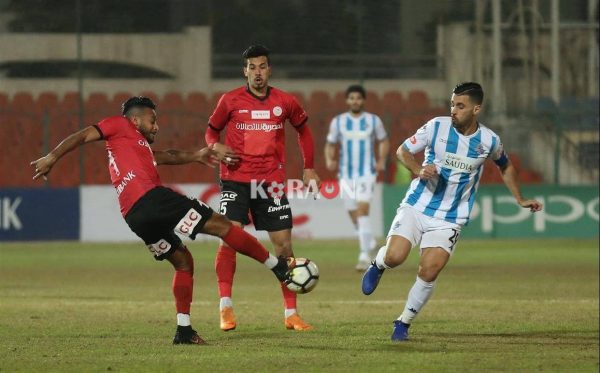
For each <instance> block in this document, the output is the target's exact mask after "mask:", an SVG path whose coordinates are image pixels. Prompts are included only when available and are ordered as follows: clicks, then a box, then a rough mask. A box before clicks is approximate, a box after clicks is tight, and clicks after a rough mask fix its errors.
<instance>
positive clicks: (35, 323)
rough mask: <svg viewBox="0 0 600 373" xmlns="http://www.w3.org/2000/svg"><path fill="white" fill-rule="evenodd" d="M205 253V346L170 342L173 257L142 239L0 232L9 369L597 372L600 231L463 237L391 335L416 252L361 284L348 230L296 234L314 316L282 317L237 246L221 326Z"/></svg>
mask: <svg viewBox="0 0 600 373" xmlns="http://www.w3.org/2000/svg"><path fill="white" fill-rule="evenodd" d="M190 248H191V250H192V253H193V255H194V257H195V259H196V268H197V269H196V276H195V278H196V280H195V281H196V282H195V294H194V300H195V301H194V304H193V306H192V322H193V325H194V327H195V329H196V330H198V331H199V333H200V335H202V336H203V337H204V338H205V339H206V340H207V341H208V342H209V343H210V345H208V346H173V345H172V344H171V338H172V337H173V334H174V331H175V320H174V319H175V311H174V304H173V301H172V295H171V289H170V283H171V278H172V270H171V268H170V265H169V264H168V263H156V262H155V261H154V260H153V259H152V258H151V257H150V255H149V254H148V252H147V250H146V249H145V248H144V247H143V246H142V245H140V244H81V243H43V244H41V243H40V244H38V243H35V244H33V243H32V244H17V243H16V244H6V243H2V245H1V246H0V371H2V372H9V371H40V370H43V371H86V372H88V371H98V372H100V371H161V372H167V371H168V372H175V371H196V372H197V371H202V372H207V371H234V370H236V371H237V370H244V371H256V372H262V371H279V372H284V371H289V372H314V371H343V372H347V371H374V372H375V371H376V372H382V371H411V372H422V371H437V372H450V371H461V372H467V371H471V372H488V371H563V372H581V371H589V372H598V369H599V363H598V347H599V343H598V342H599V334H598V315H599V307H598V241H597V240H587V241H577V240H552V241H550V240H548V241H540V240H535V241H534V240H531V241H527V240H518V241H517V240H515V241H506V240H494V241H474V240H463V241H461V242H460V243H459V246H458V248H457V251H456V254H455V256H454V257H453V258H452V260H451V261H450V263H449V265H448V267H447V268H446V269H445V271H444V272H443V273H442V275H441V277H440V278H439V280H438V285H437V288H436V290H435V292H434V295H433V297H432V299H431V301H430V302H429V304H428V305H427V307H426V308H425V309H424V310H423V312H422V313H421V314H420V315H419V317H418V318H417V319H416V320H415V323H414V324H413V326H412V328H411V340H410V341H409V342H405V343H400V344H393V343H391V342H390V340H389V337H390V334H391V327H392V321H393V320H394V319H395V318H396V317H397V316H398V315H399V314H400V312H401V311H402V308H403V304H404V300H405V297H406V294H407V292H408V289H409V288H410V286H411V285H412V283H413V281H414V277H415V274H416V267H417V259H418V254H417V252H413V253H412V254H411V257H410V260H409V261H408V262H407V263H405V264H404V265H403V266H402V267H400V268H396V269H394V270H392V271H387V272H386V274H385V275H384V277H383V278H382V282H381V283H380V286H379V288H378V289H377V291H376V292H375V293H374V294H373V295H371V296H369V297H366V296H364V295H362V293H361V291H360V279H361V274H360V273H358V272H356V271H355V270H354V268H353V267H354V264H355V257H356V251H357V249H356V244H355V243H354V242H353V241H307V240H304V241H302V240H298V241H297V242H296V243H295V251H296V254H297V255H298V256H306V257H309V258H311V259H313V260H314V261H315V262H316V263H317V264H318V265H319V267H320V270H321V281H320V283H319V285H318V286H317V288H316V289H315V291H314V292H313V293H310V294H306V295H302V296H300V299H299V306H300V313H301V315H302V316H303V317H304V318H305V319H306V320H307V321H310V322H311V323H313V324H314V326H315V330H314V331H310V332H303V333H298V332H294V331H288V330H285V328H284V326H283V309H282V300H281V296H280V291H279V289H278V286H277V284H276V281H275V278H274V276H273V275H272V274H271V273H270V272H269V271H268V270H266V269H264V267H263V266H261V265H259V264H257V263H255V262H253V261H251V260H250V259H247V258H244V257H241V258H239V259H238V271H237V274H236V285H235V287H234V302H235V305H236V313H237V317H238V328H237V329H236V330H235V331H232V332H228V333H224V332H221V331H220V330H219V326H218V298H217V290H216V279H215V275H214V272H213V259H214V254H215V245H214V243H194V244H192V245H190Z"/></svg>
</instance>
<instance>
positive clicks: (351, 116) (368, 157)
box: [325, 85, 390, 271]
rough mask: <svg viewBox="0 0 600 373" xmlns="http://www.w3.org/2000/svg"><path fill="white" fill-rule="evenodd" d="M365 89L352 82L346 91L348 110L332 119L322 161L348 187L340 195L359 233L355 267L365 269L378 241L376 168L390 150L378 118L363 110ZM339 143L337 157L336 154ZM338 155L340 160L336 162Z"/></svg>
mask: <svg viewBox="0 0 600 373" xmlns="http://www.w3.org/2000/svg"><path fill="white" fill-rule="evenodd" d="M365 99H366V92H365V89H364V88H363V87H362V86H360V85H352V86H350V87H348V89H347V90H346V104H348V108H349V110H348V111H347V112H345V113H342V114H340V115H338V116H336V117H335V118H333V120H332V121H331V124H330V126H329V134H328V135H327V143H326V144H325V163H326V166H327V169H329V170H330V171H335V170H338V177H339V180H340V183H341V184H343V185H346V186H351V188H352V191H353V192H354V193H351V195H342V197H345V198H344V205H345V206H346V209H347V210H348V213H349V215H350V219H352V223H353V224H354V227H355V228H356V231H357V233H358V241H359V247H360V253H359V256H358V264H357V265H356V269H357V270H359V271H364V270H365V269H367V268H368V267H369V265H370V264H371V259H372V258H371V255H370V253H369V252H370V250H371V249H373V248H375V247H376V245H377V243H376V241H375V239H374V237H373V231H372V229H371V220H370V217H369V204H370V202H371V198H372V197H373V190H374V188H375V179H376V178H377V172H378V171H384V170H385V161H386V159H387V155H388V153H389V151H390V141H389V140H388V138H387V133H386V132H385V128H384V127H383V123H382V122H381V119H380V118H379V117H378V116H377V115H375V114H372V113H368V112H366V111H364V104H365ZM375 141H377V142H378V147H377V148H378V152H379V154H378V155H379V159H378V160H377V161H376V160H375ZM338 143H339V144H340V151H339V157H338V156H336V150H337V144H338ZM338 158H339V161H338Z"/></svg>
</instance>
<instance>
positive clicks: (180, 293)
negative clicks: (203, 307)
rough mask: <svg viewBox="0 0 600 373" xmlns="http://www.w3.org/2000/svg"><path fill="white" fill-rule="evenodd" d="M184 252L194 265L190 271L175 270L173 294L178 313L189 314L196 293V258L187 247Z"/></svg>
mask: <svg viewBox="0 0 600 373" xmlns="http://www.w3.org/2000/svg"><path fill="white" fill-rule="evenodd" d="M183 252H184V254H185V255H186V256H187V257H188V262H189V263H191V266H192V267H191V268H190V270H189V271H178V270H175V275H174V276H173V295H174V296H175V308H176V309H177V313H185V314H189V313H190V307H191V304H192V296H193V294H194V258H193V257H192V253H191V252H190V251H189V250H188V249H187V247H184V248H183Z"/></svg>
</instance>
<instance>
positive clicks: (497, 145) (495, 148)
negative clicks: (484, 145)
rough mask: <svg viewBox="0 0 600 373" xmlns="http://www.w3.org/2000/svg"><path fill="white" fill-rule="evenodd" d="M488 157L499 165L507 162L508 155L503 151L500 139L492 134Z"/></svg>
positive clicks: (501, 165)
mask: <svg viewBox="0 0 600 373" xmlns="http://www.w3.org/2000/svg"><path fill="white" fill-rule="evenodd" d="M489 158H490V159H491V160H492V161H494V163H496V165H498V166H500V167H503V166H505V165H506V164H507V163H508V156H507V155H506V153H505V152H504V146H503V145H502V141H500V138H499V137H497V136H494V138H493V141H492V150H491V151H490V155H489Z"/></svg>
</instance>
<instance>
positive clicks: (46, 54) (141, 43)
mask: <svg viewBox="0 0 600 373" xmlns="http://www.w3.org/2000/svg"><path fill="white" fill-rule="evenodd" d="M82 44H83V48H82V50H83V58H84V59H85V60H94V61H111V62H125V63H131V64H137V65H141V66H146V67H150V68H154V69H157V70H160V71H163V72H167V73H169V74H171V75H173V76H174V77H175V79H86V80H85V81H84V91H85V92H86V93H89V92H93V91H101V92H105V93H107V94H111V93H114V92H119V91H130V92H140V91H144V90H146V91H148V90H151V91H154V90H160V91H161V92H167V91H189V90H203V89H201V88H200V87H208V86H209V85H210V79H211V77H210V73H211V50H212V48H211V35H210V28H209V27H190V28H188V29H186V30H185V32H184V33H181V34H83V35H82ZM76 58H77V39H76V35H75V34H28V33H6V34H1V35H0V62H10V61H44V60H52V59H66V60H75V59H76ZM154 86H156V87H157V89H155V88H154ZM0 87H2V88H1V90H2V91H4V92H7V93H9V94H13V93H14V92H18V91H29V92H32V93H34V94H35V93H39V92H42V91H54V92H57V93H58V94H64V92H67V91H73V90H76V89H77V81H76V80H75V79H7V78H2V77H0Z"/></svg>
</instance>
